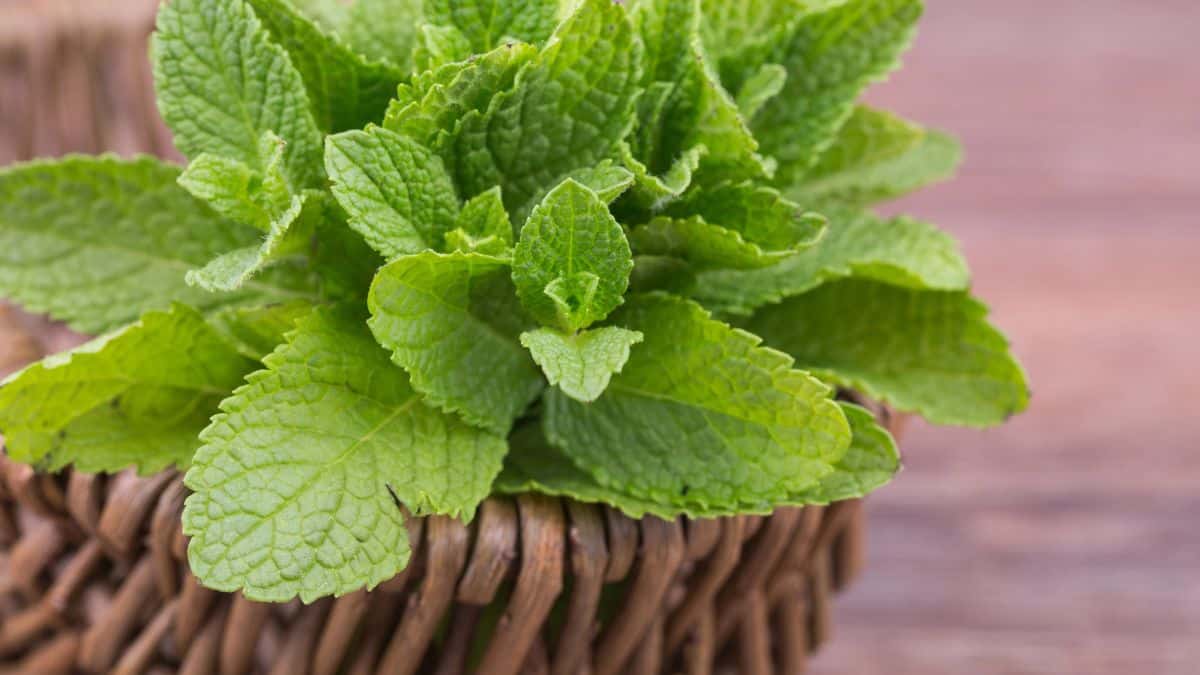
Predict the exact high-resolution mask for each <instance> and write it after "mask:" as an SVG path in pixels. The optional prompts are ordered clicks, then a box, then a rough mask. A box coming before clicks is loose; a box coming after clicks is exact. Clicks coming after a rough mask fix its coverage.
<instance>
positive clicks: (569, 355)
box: [521, 326, 642, 403]
mask: <svg viewBox="0 0 1200 675" xmlns="http://www.w3.org/2000/svg"><path fill="white" fill-rule="evenodd" d="M641 341H642V334H641V333H638V332H637V331H632V330H626V329H624V328H618V327H616V326H605V327H604V328H597V329H595V330H587V331H583V332H582V333H577V334H575V335H565V334H563V333H560V332H558V331H556V330H554V329H551V328H539V329H537V330H532V331H527V332H525V333H521V344H522V345H525V347H526V348H527V349H529V351H530V353H532V354H533V360H534V361H536V362H537V364H538V365H539V366H541V368H542V372H544V373H545V374H546V379H548V380H549V381H550V384H552V385H555V386H557V387H558V388H559V389H561V390H562V392H563V393H564V394H566V395H567V396H570V397H571V398H573V399H575V400H577V401H583V402H585V403H589V402H591V401H595V400H596V399H597V398H599V397H600V394H603V393H604V389H605V388H606V387H608V383H609V380H611V379H612V376H613V375H614V374H615V373H619V372H621V368H623V367H624V366H625V362H626V361H628V360H629V348H630V347H632V346H633V345H635V344H637V343H639V342H641Z"/></svg>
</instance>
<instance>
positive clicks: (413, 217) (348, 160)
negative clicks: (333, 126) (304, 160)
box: [325, 127, 458, 259]
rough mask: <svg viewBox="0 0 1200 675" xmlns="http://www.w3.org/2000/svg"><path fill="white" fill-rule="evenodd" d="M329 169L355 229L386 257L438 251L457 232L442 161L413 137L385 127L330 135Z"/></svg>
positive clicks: (454, 202) (453, 203) (455, 204)
mask: <svg viewBox="0 0 1200 675" xmlns="http://www.w3.org/2000/svg"><path fill="white" fill-rule="evenodd" d="M325 166H326V170H327V171H328V172H329V177H330V179H331V180H332V181H333V195H334V197H336V198H337V200H338V203H339V204H341V205H342V208H343V209H345V210H346V213H347V214H349V216H350V227H351V228H352V229H353V230H354V231H356V232H358V233H359V234H361V235H362V236H363V237H364V238H365V239H366V240H367V243H368V244H370V245H371V247H372V248H374V249H375V250H376V251H379V252H380V253H381V254H383V256H384V257H385V258H389V259H390V258H394V257H396V256H398V255H404V254H408V253H417V252H419V251H424V250H426V249H430V248H433V247H434V246H437V245H439V244H440V243H441V242H442V241H443V239H444V237H445V233H446V232H448V231H449V230H451V229H453V227H454V221H455V218H456V216H457V215H458V197H457V196H456V195H455V192H454V185H453V184H452V183H451V182H450V177H449V176H448V175H447V174H446V170H445V168H444V167H443V166H442V160H441V159H439V158H438V157H437V155H435V154H433V153H432V152H431V151H430V150H429V149H428V148H426V147H425V146H423V145H421V144H420V143H418V142H416V141H414V140H412V139H411V138H408V137H406V136H402V135H400V134H397V133H395V132H392V131H388V130H387V129H382V128H379V127H373V128H370V129H368V130H367V131H347V132H343V133H340V134H337V135H336V136H330V137H329V138H328V139H326V143H325Z"/></svg>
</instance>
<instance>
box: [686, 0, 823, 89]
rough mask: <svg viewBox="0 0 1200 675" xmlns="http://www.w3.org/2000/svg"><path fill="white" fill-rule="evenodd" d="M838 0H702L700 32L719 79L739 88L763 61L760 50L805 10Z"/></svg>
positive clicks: (772, 41) (805, 11) (774, 43)
mask: <svg viewBox="0 0 1200 675" xmlns="http://www.w3.org/2000/svg"><path fill="white" fill-rule="evenodd" d="M841 1H842V0H832V2H831V1H830V0H755V2H746V1H745V0H703V2H702V3H701V8H702V9H703V21H702V23H701V25H700V32H701V35H702V36H703V38H704V47H705V49H706V50H707V51H708V53H709V54H710V55H711V57H712V59H713V62H714V63H717V64H719V65H720V66H721V69H720V72H721V79H722V81H724V82H725V84H726V86H728V87H730V89H731V90H732V91H737V92H740V90H741V89H742V88H743V87H744V83H745V82H746V81H747V79H748V78H749V77H751V76H752V73H753V72H755V71H756V70H757V68H759V67H760V66H762V65H763V63H762V60H761V59H762V57H763V53H764V52H765V51H767V50H769V49H770V48H771V47H776V46H777V42H778V41H779V40H780V39H781V38H782V37H783V36H786V35H787V33H788V30H789V29H790V28H791V27H792V26H793V25H795V23H796V21H797V20H798V19H799V18H800V17H801V16H803V15H804V14H805V13H808V12H809V11H812V10H814V9H817V8H818V7H817V6H820V5H823V4H824V5H828V4H837V3H839V2H841Z"/></svg>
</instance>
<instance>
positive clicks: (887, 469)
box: [789, 403, 900, 504]
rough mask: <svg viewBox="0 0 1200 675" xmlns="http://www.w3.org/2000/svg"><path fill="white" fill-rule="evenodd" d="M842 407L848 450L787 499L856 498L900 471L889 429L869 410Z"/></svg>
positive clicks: (828, 500) (819, 501)
mask: <svg viewBox="0 0 1200 675" xmlns="http://www.w3.org/2000/svg"><path fill="white" fill-rule="evenodd" d="M841 406H842V412H843V413H845V414H846V421H848V422H849V423H850V433H851V434H852V438H851V439H850V449H848V450H846V454H845V455H843V456H842V458H841V459H840V460H838V461H837V463H836V464H834V466H833V473H831V474H829V475H828V476H825V477H824V478H822V479H821V482H820V484H819V485H817V487H815V488H813V489H811V490H806V491H805V492H803V493H801V494H798V495H794V496H793V497H792V498H791V499H790V500H789V501H791V502H793V503H798V504H829V503H832V502H836V501H841V500H844V499H858V498H860V497H864V496H866V495H867V494H869V493H871V492H873V491H875V490H876V489H878V488H881V487H883V486H884V485H886V484H887V483H888V482H890V481H891V480H892V477H893V476H895V475H896V472H897V471H899V470H900V451H899V449H897V448H896V440H895V439H894V438H892V435H891V434H890V433H888V430H887V429H884V428H883V427H881V426H879V424H878V423H877V422H876V421H875V416H874V415H872V414H871V412H870V411H869V410H866V409H865V408H861V407H859V406H856V405H853V404H850V403H842V404H841Z"/></svg>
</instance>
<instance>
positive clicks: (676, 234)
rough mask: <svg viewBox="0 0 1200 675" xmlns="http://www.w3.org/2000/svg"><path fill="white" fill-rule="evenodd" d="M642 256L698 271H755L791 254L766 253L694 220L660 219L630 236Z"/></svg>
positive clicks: (737, 235)
mask: <svg viewBox="0 0 1200 675" xmlns="http://www.w3.org/2000/svg"><path fill="white" fill-rule="evenodd" d="M629 241H630V243H632V244H633V248H634V250H636V251H637V252H638V254H639V255H642V254H649V255H658V256H664V255H665V256H674V257H677V258H683V259H684V260H686V261H688V262H689V263H691V264H692V265H694V266H695V267H697V268H698V269H739V270H740V269H755V268H759V267H767V266H769V265H773V264H775V263H777V262H779V261H780V260H783V259H784V258H786V257H788V256H790V255H792V252H791V251H765V250H763V249H762V247H760V246H759V245H758V244H755V243H753V242H749V241H746V239H745V238H744V237H742V235H741V234H740V233H739V232H737V231H735V230H730V229H726V228H724V227H721V226H720V225H713V224H712V223H709V222H706V221H705V220H704V218H702V217H700V216H692V217H691V218H668V217H661V218H655V219H654V220H651V221H650V222H649V223H646V224H645V225H640V226H638V227H636V228H634V230H633V231H632V232H631V233H630V234H629Z"/></svg>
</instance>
